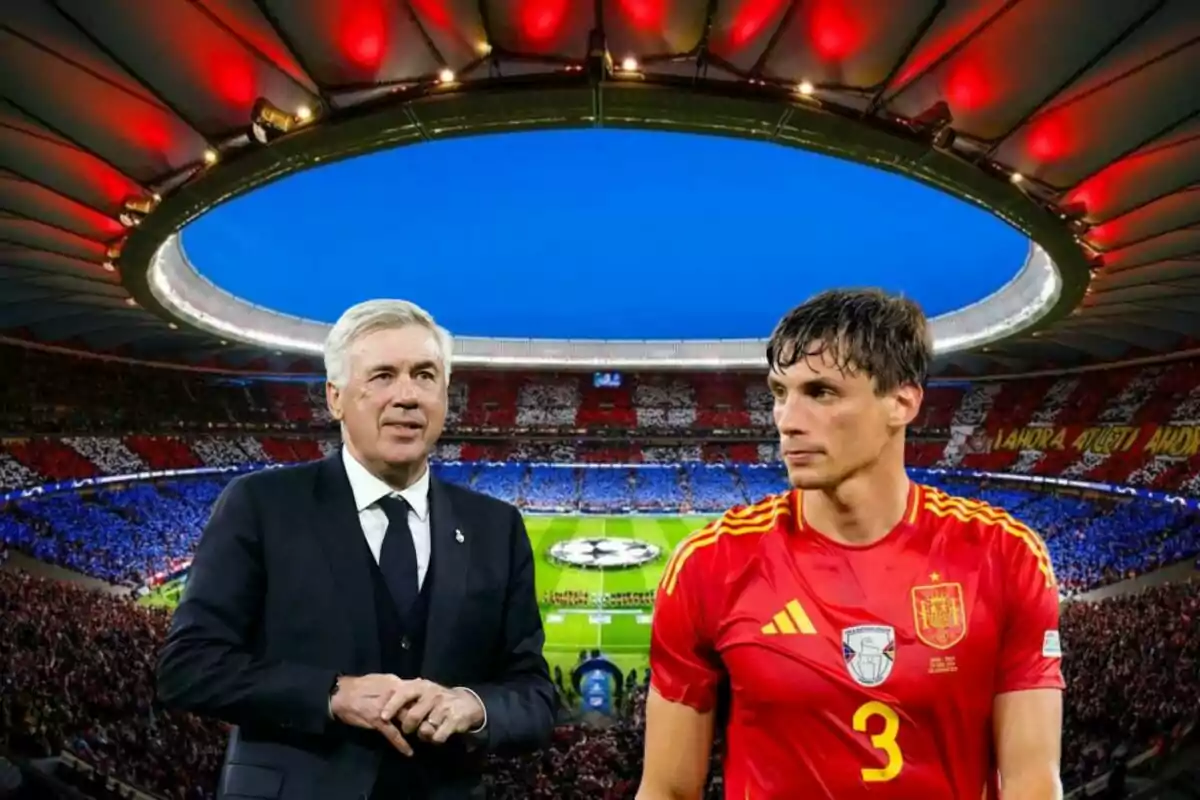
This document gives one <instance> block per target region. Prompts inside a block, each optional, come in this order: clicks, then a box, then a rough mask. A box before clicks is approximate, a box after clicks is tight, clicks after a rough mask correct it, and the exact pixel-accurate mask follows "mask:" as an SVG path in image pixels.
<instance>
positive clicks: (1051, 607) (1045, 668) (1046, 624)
mask: <svg viewBox="0 0 1200 800" xmlns="http://www.w3.org/2000/svg"><path fill="white" fill-rule="evenodd" d="M1014 522H1015V521H1014ZM1004 545H1005V548H1004V549H1005V550H1006V551H1007V552H1006V553H1004V554H1003V556H1002V558H1001V559H1000V561H1001V563H1002V564H1003V569H1004V570H1005V573H1006V574H1004V575H1002V576H1000V577H1001V586H1003V587H1004V588H1003V589H1002V591H1003V592H1004V606H1003V608H1004V612H1003V613H1004V619H1003V622H1002V624H1003V628H1002V631H1003V633H1002V634H1001V640H1000V669H999V671H998V674H997V686H996V693H997V694H1003V693H1004V692H1018V691H1022V690H1026V689H1062V688H1064V682H1063V676H1062V645H1061V642H1060V641H1059V632H1058V606H1059V598H1058V583H1057V581H1055V579H1054V568H1053V566H1052V565H1051V563H1050V554H1049V552H1048V551H1047V550H1046V545H1045V543H1044V542H1043V541H1042V540H1041V538H1040V537H1038V535H1037V534H1035V533H1034V532H1033V531H1031V530H1029V529H1028V528H1026V527H1025V526H1024V525H1021V524H1020V523H1015V525H1012V530H1009V531H1006V535H1005V536H1004Z"/></svg>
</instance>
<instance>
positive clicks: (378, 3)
mask: <svg viewBox="0 0 1200 800" xmlns="http://www.w3.org/2000/svg"><path fill="white" fill-rule="evenodd" d="M385 1H386V0H355V2H353V3H341V4H339V5H340V10H341V18H340V19H339V20H338V27H337V41H338V46H339V49H340V50H341V51H342V54H343V55H344V56H345V57H346V59H347V60H348V61H349V62H350V63H351V64H353V65H354V66H356V67H359V68H360V69H363V70H367V71H369V72H375V71H376V70H378V69H379V67H380V65H381V64H383V54H384V53H385V52H387V46H388V33H389V31H390V28H389V19H388V9H387V7H385V5H384V3H385Z"/></svg>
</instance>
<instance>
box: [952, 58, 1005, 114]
mask: <svg viewBox="0 0 1200 800" xmlns="http://www.w3.org/2000/svg"><path fill="white" fill-rule="evenodd" d="M995 96H996V91H995V86H993V85H992V79H991V78H990V77H989V75H988V74H987V72H986V71H985V69H984V67H983V66H982V65H981V64H979V63H978V62H976V61H964V62H962V63H956V64H954V66H953V67H952V68H951V69H950V73H949V75H948V76H947V78H946V99H947V100H948V101H949V102H950V104H951V105H952V106H954V108H955V110H957V111H974V110H977V109H980V108H983V107H984V106H986V105H987V104H988V103H990V102H992V100H993V99H994V98H995Z"/></svg>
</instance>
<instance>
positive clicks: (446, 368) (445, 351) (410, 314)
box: [324, 300, 454, 388]
mask: <svg viewBox="0 0 1200 800" xmlns="http://www.w3.org/2000/svg"><path fill="white" fill-rule="evenodd" d="M409 325H420V326H421V327H423V328H427V329H428V330H430V331H431V332H433V334H434V337H435V338H436V339H437V343H438V349H439V350H440V351H441V356H442V372H443V373H444V374H445V379H446V381H449V380H450V357H451V355H452V354H453V352H454V338H453V337H452V336H451V335H450V332H449V331H448V330H446V329H445V328H443V327H442V326H441V325H438V324H437V322H435V321H434V319H433V315H432V314H430V313H429V312H428V311H426V310H425V309H423V308H421V307H420V306H419V305H417V304H416V303H410V302H408V301H407V300H367V301H366V302H363V303H359V304H358V305H355V306H351V307H350V308H348V309H346V311H345V312H343V313H342V316H341V317H339V318H338V321H337V322H336V323H334V326H333V327H332V328H330V330H329V334H328V335H327V336H326V337H325V348H324V355H325V375H326V377H327V379H328V380H329V382H330V383H332V384H333V385H334V386H337V387H338V388H341V387H343V386H345V385H346V380H347V379H348V378H349V377H350V376H349V375H348V374H347V370H348V369H349V365H348V364H347V363H346V361H347V354H348V352H349V350H350V347H351V345H353V344H354V342H355V341H357V340H358V339H360V338H362V337H363V336H366V335H367V334H370V333H374V332H375V331H382V330H391V329H394V328H406V327H408V326H409Z"/></svg>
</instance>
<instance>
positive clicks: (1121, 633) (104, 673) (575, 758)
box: [0, 571, 1200, 800]
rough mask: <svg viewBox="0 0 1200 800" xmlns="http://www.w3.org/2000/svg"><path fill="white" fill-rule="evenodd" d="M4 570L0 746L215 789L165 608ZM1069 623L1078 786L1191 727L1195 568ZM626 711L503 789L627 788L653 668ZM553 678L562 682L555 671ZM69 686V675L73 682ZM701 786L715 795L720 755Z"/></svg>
mask: <svg viewBox="0 0 1200 800" xmlns="http://www.w3.org/2000/svg"><path fill="white" fill-rule="evenodd" d="M84 591H85V590H82V589H78V588H76V587H73V586H70V585H68V584H63V583H58V582H53V581H49V580H45V579H41V578H36V577H33V576H30V575H26V574H21V573H17V572H11V571H8V572H0V674H2V675H4V676H6V680H5V684H4V689H3V692H4V695H3V697H4V702H3V703H2V704H0V712H2V713H3V715H4V718H3V720H0V722H2V723H3V724H0V734H2V735H3V736H4V737H5V738H4V739H0V751H8V752H12V753H17V754H20V755H23V756H26V757H48V756H53V755H55V754H58V753H59V752H61V751H67V752H70V753H72V754H74V755H75V756H76V757H78V758H80V759H81V760H83V761H85V762H87V763H89V764H91V765H93V766H95V767H96V768H97V769H98V770H99V771H101V772H102V773H106V774H112V775H119V776H120V777H121V778H122V779H123V780H124V781H127V782H128V783H131V784H134V785H137V786H140V787H142V788H144V789H146V790H149V791H151V792H154V793H156V794H157V795H159V796H161V797H164V798H177V799H178V800H204V799H205V798H208V797H211V796H212V795H211V791H212V787H214V786H215V785H216V772H217V769H218V767H219V765H220V757H221V753H222V748H223V746H224V732H223V730H222V728H221V726H219V725H215V724H211V723H207V722H204V721H201V720H198V719H196V718H194V717H191V716H189V715H186V714H177V713H175V712H170V711H164V710H163V709H161V708H159V707H158V706H157V704H156V703H155V701H154V694H153V660H154V653H155V652H156V651H157V647H158V644H159V641H160V640H161V638H162V636H163V635H164V633H165V629H166V625H167V616H166V615H165V614H164V613H162V612H161V611H156V610H153V609H147V608H144V607H141V606H136V605H134V604H133V603H131V602H130V601H128V600H126V599H123V598H118V597H105V596H99V595H96V594H95V593H88V594H86V595H85V594H83V592H84ZM1062 628H1063V637H1064V641H1065V645H1066V648H1067V651H1068V652H1070V653H1071V654H1072V658H1071V659H1069V660H1068V661H1067V662H1066V663H1067V681H1068V691H1067V695H1066V696H1067V698H1068V703H1067V712H1066V735H1065V744H1064V759H1063V773H1064V778H1065V780H1066V782H1067V785H1068V786H1069V787H1077V786H1079V785H1081V784H1082V783H1083V782H1085V781H1087V780H1089V779H1091V778H1094V777H1096V776H1098V775H1100V774H1102V773H1103V772H1105V771H1106V770H1108V769H1109V768H1110V766H1111V763H1112V759H1113V756H1114V754H1120V753H1126V752H1129V753H1141V752H1143V751H1144V750H1145V749H1146V748H1148V747H1156V748H1166V747H1167V746H1169V745H1170V743H1171V742H1173V741H1174V740H1176V739H1178V738H1179V737H1181V736H1182V735H1184V733H1185V732H1187V731H1188V730H1190V729H1191V727H1192V726H1193V725H1194V724H1195V721H1196V714H1197V710H1196V704H1195V701H1196V697H1197V696H1198V695H1200V670H1198V669H1196V668H1195V666H1196V664H1197V663H1200V583H1196V582H1192V583H1186V584H1177V585H1167V586H1161V587H1156V588H1153V589H1150V590H1148V591H1146V592H1144V593H1142V594H1137V595H1125V596H1122V597H1118V598H1112V599H1108V600H1104V601H1101V602H1098V603H1082V602H1080V603H1074V604H1069V605H1068V606H1067V607H1066V609H1065V611H1064V615H1063V625H1062ZM637 677H639V676H635V678H634V680H633V681H630V682H629V683H628V685H627V686H626V687H625V688H626V696H625V697H624V698H623V702H622V705H623V706H625V708H626V710H627V713H626V714H625V715H624V716H623V717H621V718H620V719H618V720H616V721H613V722H612V723H611V724H609V725H607V726H605V727H603V728H599V729H598V728H595V727H582V726H580V725H571V724H568V725H563V726H561V727H559V728H558V730H557V731H556V733H555V736H554V740H553V743H552V745H551V746H550V747H549V748H546V749H545V750H543V751H541V752H539V753H537V754H535V755H533V756H529V757H525V758H522V759H520V760H517V761H511V760H501V759H493V760H492V761H491V762H490V764H489V774H488V783H489V784H490V788H491V794H490V795H489V796H490V797H492V798H496V800H530V798H534V799H535V800H595V799H596V798H612V800H624V799H625V798H632V797H633V794H634V790H635V789H636V785H637V779H638V774H639V766H638V765H639V763H640V755H641V735H640V730H641V722H642V719H643V716H642V714H643V712H642V708H643V701H644V688H643V687H642V684H643V683H644V679H645V677H644V675H643V676H640V677H641V680H640V681H639V680H637ZM559 683H560V685H561V683H562V681H561V676H560V680H559ZM63 687H72V688H71V690H69V691H64V690H63ZM714 770H715V777H714V780H713V781H712V782H711V785H710V788H709V792H708V794H707V797H709V798H717V797H719V796H720V794H719V788H720V774H719V763H718V762H716V761H714Z"/></svg>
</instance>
